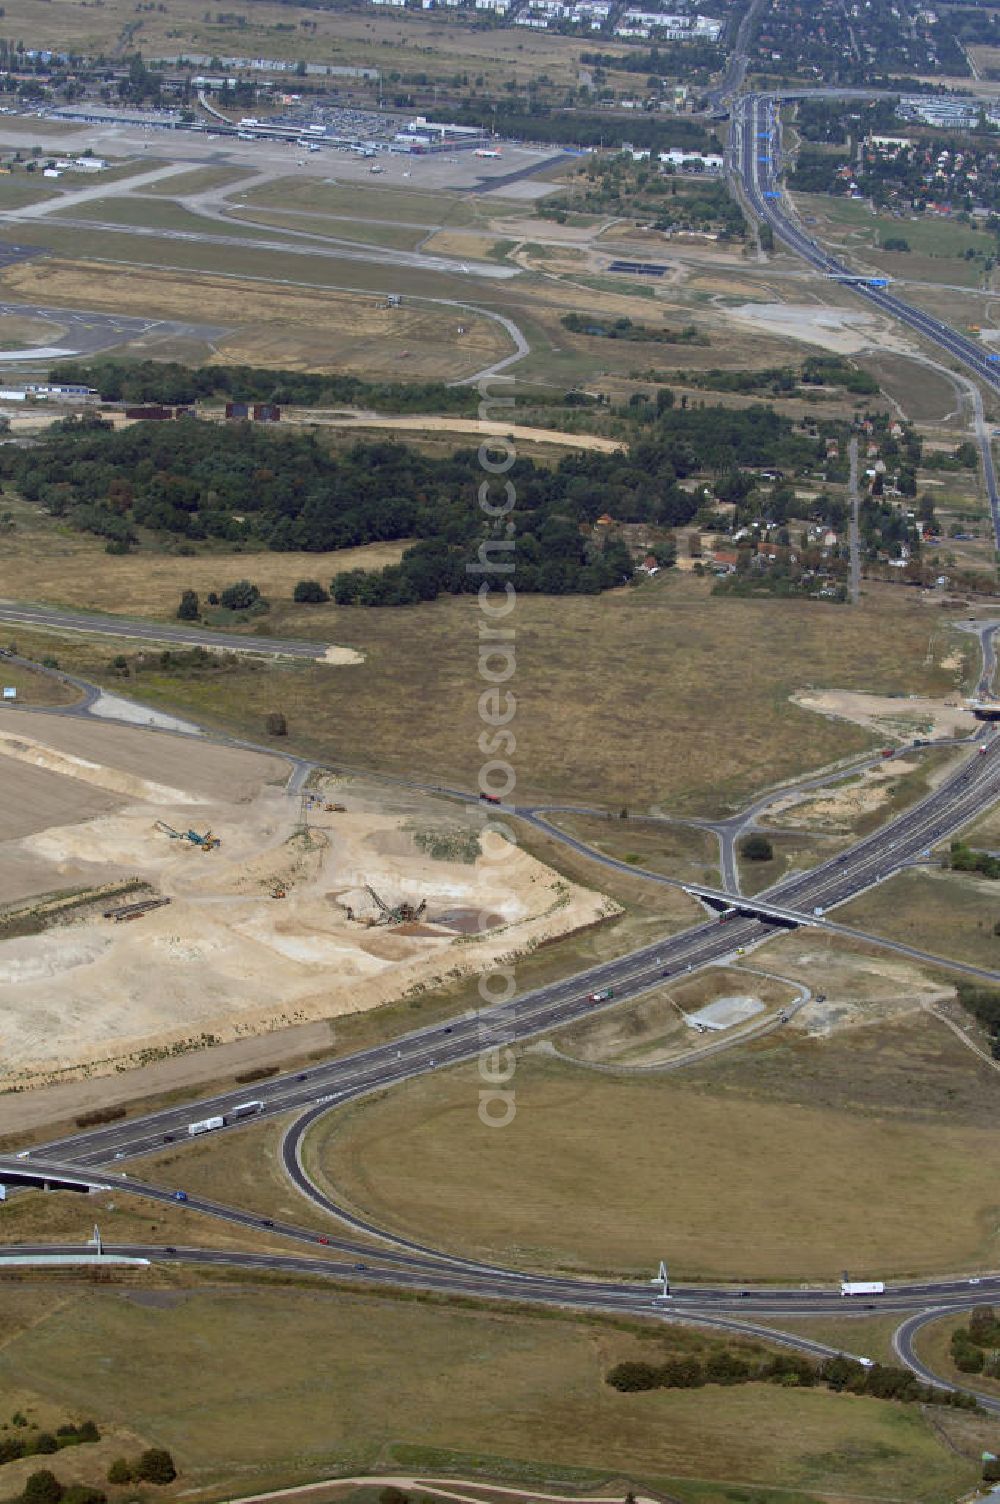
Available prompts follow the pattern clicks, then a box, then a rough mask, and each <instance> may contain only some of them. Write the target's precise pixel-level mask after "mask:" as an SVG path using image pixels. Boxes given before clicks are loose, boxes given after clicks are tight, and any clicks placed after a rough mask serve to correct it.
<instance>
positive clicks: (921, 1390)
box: [606, 1347, 976, 1410]
mask: <svg viewBox="0 0 1000 1504" xmlns="http://www.w3.org/2000/svg"><path fill="white" fill-rule="evenodd" d="M606 1381H607V1383H608V1384H610V1385H611V1387H612V1388H613V1389H618V1390H620V1391H622V1392H623V1393H626V1394H634V1393H637V1392H640V1391H643V1390H649V1389H699V1388H701V1387H702V1386H703V1385H705V1384H723V1385H734V1384H781V1385H783V1386H784V1387H786V1388H803V1389H809V1388H814V1387H820V1386H822V1387H824V1388H826V1389H832V1390H834V1391H835V1392H837V1393H848V1394H864V1395H869V1396H870V1397H871V1398H873V1399H883V1400H901V1401H903V1402H904V1403H911V1404H912V1403H920V1404H925V1405H953V1406H955V1407H957V1408H958V1409H962V1410H974V1409H975V1408H976V1401H975V1399H974V1398H973V1397H972V1396H971V1395H966V1394H957V1393H951V1392H949V1391H947V1390H943V1389H937V1388H935V1387H934V1386H933V1385H931V1384H921V1383H919V1381H918V1380H917V1379H916V1378H915V1377H914V1375H913V1374H912V1373H910V1371H909V1370H908V1369H905V1368H893V1367H891V1366H889V1365H887V1364H883V1363H873V1364H872V1365H871V1367H867V1366H865V1365H864V1364H861V1363H858V1362H857V1361H856V1360H855V1359H853V1358H846V1357H843V1358H842V1357H837V1358H825V1359H823V1361H822V1362H820V1363H813V1362H811V1361H810V1360H809V1359H808V1358H804V1357H800V1356H799V1355H798V1354H797V1353H775V1354H769V1355H767V1356H766V1357H756V1356H751V1355H745V1354H742V1353H737V1352H732V1351H731V1350H730V1349H728V1348H724V1347H720V1348H716V1349H714V1350H713V1351H712V1352H710V1353H709V1354H708V1355H707V1357H705V1358H697V1357H691V1356H685V1357H681V1358H673V1359H671V1360H669V1361H668V1362H666V1363H662V1364H654V1363H643V1362H635V1361H633V1362H626V1363H619V1364H617V1365H616V1366H615V1367H614V1368H612V1369H611V1370H610V1372H609V1373H608V1374H607V1375H606Z"/></svg>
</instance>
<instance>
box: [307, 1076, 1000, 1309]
mask: <svg viewBox="0 0 1000 1504" xmlns="http://www.w3.org/2000/svg"><path fill="white" fill-rule="evenodd" d="M712 1070H713V1067H712V1066H711V1065H706V1066H703V1067H701V1068H700V1071H699V1072H698V1078H697V1079H694V1078H689V1077H688V1076H687V1075H684V1076H680V1075H667V1076H660V1077H657V1076H655V1075H653V1076H651V1077H646V1076H643V1077H635V1076H629V1077H625V1078H621V1077H617V1078H616V1077H614V1076H610V1075H606V1074H596V1073H593V1072H590V1071H587V1070H582V1069H580V1068H578V1067H575V1066H568V1065H564V1064H561V1063H558V1062H555V1061H553V1060H550V1059H546V1058H545V1057H543V1056H539V1055H536V1054H531V1053H528V1054H524V1055H522V1056H521V1058H520V1060H519V1062H518V1067H517V1073H516V1076H515V1077H514V1084H513V1086H514V1090H515V1091H516V1101H517V1115H516V1117H515V1119H514V1121H513V1122H512V1123H510V1124H509V1125H508V1126H507V1127H505V1128H504V1129H503V1131H502V1132H498V1131H495V1130H494V1129H493V1128H488V1127H484V1126H483V1125H481V1124H480V1122H479V1119H478V1117H477V1104H478V1092H479V1086H480V1084H481V1083H480V1081H479V1078H478V1076H477V1074H476V1072H475V1071H474V1069H472V1068H471V1067H462V1068H459V1069H456V1070H453V1071H448V1072H439V1073H437V1075H436V1076H435V1077H434V1078H433V1079H428V1080H423V1081H418V1082H412V1083H408V1084H407V1085H405V1086H403V1087H401V1088H400V1089H398V1090H397V1091H395V1092H393V1093H392V1094H391V1095H389V1096H388V1097H385V1098H383V1099H381V1100H379V1101H370V1102H367V1103H364V1104H359V1105H356V1106H349V1107H347V1108H345V1109H344V1110H343V1111H341V1112H337V1113H334V1115H333V1116H332V1117H331V1118H330V1119H329V1120H327V1122H326V1123H325V1124H322V1125H320V1126H319V1127H318V1128H317V1129H316V1130H315V1131H314V1132H313V1134H312V1136H311V1137H310V1139H309V1140H308V1141H307V1146H306V1156H307V1162H308V1164H309V1166H310V1167H311V1169H312V1170H313V1171H314V1172H315V1173H316V1174H317V1175H319V1177H320V1178H321V1180H322V1181H323V1182H324V1183H325V1184H326V1185H328V1186H329V1187H331V1188H332V1190H333V1192H334V1194H336V1195H340V1196H342V1197H343V1198H344V1199H346V1200H347V1201H349V1202H350V1204H352V1205H353V1206H355V1207H363V1208H364V1210H365V1213H366V1214H367V1215H369V1216H370V1217H371V1218H372V1219H373V1220H374V1221H375V1222H376V1223H377V1224H380V1225H383V1226H386V1227H392V1228H393V1229H396V1230H403V1231H405V1232H407V1233H408V1234H410V1235H411V1236H413V1235H415V1236H417V1237H419V1238H420V1239H422V1240H426V1241H430V1242H432V1243H433V1244H434V1245H435V1246H446V1247H450V1248H455V1249H461V1250H462V1251H463V1252H467V1253H472V1254H474V1255H477V1256H480V1257H486V1258H489V1259H492V1260H497V1259H498V1260H501V1261H503V1262H506V1263H512V1264H519V1265H524V1266H529V1267H534V1268H546V1269H564V1270H575V1271H581V1270H589V1271H595V1272H615V1273H617V1274H626V1273H627V1274H628V1275H630V1276H636V1275H641V1274H646V1273H652V1272H653V1271H654V1270H655V1268H656V1263H657V1260H658V1259H660V1258H661V1257H664V1256H669V1258H670V1267H671V1272H672V1273H674V1274H675V1275H677V1276H681V1275H683V1276H685V1277H701V1278H716V1279H718V1278H723V1279H732V1280H734V1281H740V1280H751V1279H799V1278H801V1279H818V1280H827V1281H832V1280H834V1279H836V1278H837V1277H838V1275H839V1271H840V1270H841V1269H842V1268H843V1267H844V1263H845V1261H849V1262H850V1265H851V1268H852V1269H857V1270H858V1271H859V1276H860V1273H861V1271H862V1270H863V1271H864V1272H865V1274H867V1275H871V1276H878V1277H882V1276H886V1275H888V1274H890V1273H899V1274H902V1273H904V1272H905V1273H914V1274H916V1273H930V1272H932V1271H944V1270H952V1269H961V1268H963V1267H966V1266H970V1265H971V1266H976V1267H979V1266H981V1265H984V1264H985V1265H986V1266H987V1267H989V1266H990V1264H991V1263H992V1262H995V1260H996V1257H997V1253H998V1251H1000V1233H998V1231H997V1227H996V1216H995V1212H996V1198H995V1195H994V1192H993V1181H992V1176H993V1172H994V1170H1000V1148H998V1147H997V1145H996V1142H995V1134H994V1133H992V1132H991V1131H990V1130H989V1129H986V1128H983V1127H966V1126H959V1125H956V1124H954V1123H951V1122H943V1121H940V1120H938V1121H934V1122H921V1121H919V1120H918V1119H914V1118H908V1119H907V1120H906V1121H901V1120H900V1118H899V1116H898V1115H897V1114H895V1113H893V1112H892V1111H889V1110H886V1111H881V1112H879V1111H872V1112H871V1113H869V1114H865V1115H853V1114H848V1113H847V1112H844V1111H843V1110H839V1109H838V1108H836V1107H825V1106H818V1105H816V1106H814V1105H808V1104H805V1103H802V1104H800V1103H791V1102H788V1101H785V1102H782V1103H778V1102H774V1101H768V1100H766V1099H761V1098H760V1097H759V1096H758V1095H755V1094H753V1093H752V1092H750V1091H748V1090H746V1089H744V1090H732V1089H729V1090H725V1089H720V1088H717V1087H716V1086H715V1084H714V1077H713V1075H712ZM483 1187H488V1188H489V1190H488V1194H487V1195H483V1194H482V1188H483ZM875 1207H878V1216H877V1217H876V1216H873V1215H872V1210H873V1208H875Z"/></svg>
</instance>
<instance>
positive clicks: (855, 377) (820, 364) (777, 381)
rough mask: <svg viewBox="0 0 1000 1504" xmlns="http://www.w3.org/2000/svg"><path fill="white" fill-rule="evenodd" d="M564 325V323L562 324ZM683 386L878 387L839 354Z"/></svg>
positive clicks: (713, 373) (695, 379)
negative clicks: (799, 363)
mask: <svg viewBox="0 0 1000 1504" xmlns="http://www.w3.org/2000/svg"><path fill="white" fill-rule="evenodd" d="M563 322H565V320H564V321H563ZM677 379H678V380H679V381H682V382H683V384H684V385H685V386H698V387H705V388H707V389H709V390H711V391H714V392H762V391H769V392H770V393H771V394H772V395H773V396H776V397H777V396H781V395H783V394H790V393H792V392H796V391H798V389H799V387H800V386H807V387H808V386H837V387H842V388H843V389H844V391H848V392H855V393H857V394H859V395H861V396H876V395H877V393H878V390H879V384H878V382H877V381H876V380H875V378H874V376H871V375H869V373H868V372H867V371H860V370H858V368H857V366H855V365H853V364H852V363H851V362H850V361H849V360H845V359H844V358H843V356H840V355H814V356H810V357H809V359H808V360H804V361H803V362H802V365H801V366H800V367H798V368H796V367H795V366H765V367H762V368H761V369H759V370H756V371H728V370H717V369H715V368H713V369H711V370H707V371H686V372H683V373H682V374H680V375H679V376H678V378H677Z"/></svg>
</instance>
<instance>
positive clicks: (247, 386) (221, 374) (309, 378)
mask: <svg viewBox="0 0 1000 1504" xmlns="http://www.w3.org/2000/svg"><path fill="white" fill-rule="evenodd" d="M49 380H50V381H52V382H62V383H65V384H71V383H80V384H81V385H83V386H89V387H93V388H94V390H95V391H97V392H100V394H101V397H102V398H103V400H104V401H105V402H128V403H155V404H158V405H162V406H166V407H177V406H181V407H186V406H188V405H190V404H191V403H194V402H207V401H231V402H274V403H277V404H278V405H279V406H294V405H301V406H306V407H338V406H343V405H353V406H365V407H376V408H380V409H381V410H382V411H383V412H393V413H470V414H472V413H475V411H476V405H477V403H478V400H479V399H478V397H477V395H476V393H475V392H474V391H473V389H472V388H471V387H461V386H447V385H446V384H445V383H444V382H443V381H426V382H403V381H363V380H362V379H361V378H360V377H358V376H339V375H337V376H335V375H323V376H320V375H314V374H312V373H310V372H305V371H281V370H278V371H275V370H270V369H268V368H266V367H259V366H214V365H209V366H198V367H191V366H184V365H179V364H177V363H176V362H175V361H169V360H167V361H160V360H141V361H125V360H112V359H108V358H105V359H101V360H95V361H93V362H92V363H90V364H87V363H82V362H80V361H66V362H64V363H61V364H59V365H56V366H53V367H52V368H51V370H50V371H49Z"/></svg>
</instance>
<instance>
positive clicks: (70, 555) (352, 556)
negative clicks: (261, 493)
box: [0, 498, 406, 693]
mask: <svg viewBox="0 0 1000 1504" xmlns="http://www.w3.org/2000/svg"><path fill="white" fill-rule="evenodd" d="M4 499H5V502H6V501H7V498H4ZM9 509H10V510H11V512H12V514H13V517H14V520H15V523H16V527H15V529H14V531H13V532H11V533H8V534H7V535H6V536H5V542H4V553H5V557H6V559H7V560H8V563H9V565H10V567H12V568H14V567H16V569H17V579H18V595H19V597H20V598H21V599H23V600H34V601H50V602H62V603H64V604H67V605H69V604H72V605H78V606H83V607H85V608H89V609H90V610H94V611H113V612H119V611H120V612H121V613H122V614H123V615H125V616H144V617H147V618H148V617H152V618H154V619H158V620H160V621H169V620H175V619H176V611H177V604H178V602H179V600H180V598H181V592H182V591H184V590H195V591H197V592H198V595H199V596H200V598H201V599H202V601H204V600H205V598H206V597H207V595H208V593H209V591H211V590H216V591H219V590H224V589H225V587H226V586H227V585H231V584H232V583H233V582H234V581H235V580H241V579H245V578H246V577H247V576H248V575H249V576H250V577H252V579H253V580H254V581H255V583H256V584H257V585H258V586H259V587H260V591H261V594H262V595H263V596H264V597H265V598H266V599H267V600H271V601H274V602H275V604H278V603H283V602H290V601H291V598H292V591H293V590H294V589H295V585H296V583H297V582H298V581H299V580H301V579H310V580H311V579H318V580H322V581H325V582H327V583H329V579H330V576H331V575H332V574H333V573H335V572H336V571H337V570H340V569H381V568H382V567H383V566H384V565H386V564H394V563H396V562H397V560H398V559H399V557H400V555H401V553H402V551H403V549H404V548H405V547H406V544H405V543H369V544H365V545H363V546H362V547H360V548H351V549H342V550H341V551H340V552H339V553H326V554H323V553H299V552H289V553H273V552H264V553H231V552H224V553H213V552H211V551H209V552H205V553H201V554H198V555H196V556H194V557H191V558H182V557H180V556H179V555H177V554H170V553H162V554H158V555H156V556H155V560H154V558H153V557H151V556H150V555H148V554H146V553H143V552H140V553H135V554H128V555H125V556H123V557H121V558H117V559H114V560H112V559H110V558H109V557H108V555H107V554H106V553H105V551H104V547H103V545H102V543H101V541H100V540H99V539H98V538H95V537H92V536H88V535H87V534H85V533H74V532H72V531H71V530H70V529H68V528H64V527H60V526H58V525H53V524H52V522H51V520H47V519H45V518H42V517H40V516H39V514H38V511H37V509H36V508H34V507H31V506H26V505H25V504H24V503H23V502H22V503H18V502H17V501H15V500H13V498H11V499H10V501H9ZM111 563H114V564H116V565H118V566H121V567H119V568H117V569H108V568H107V565H108V564H111ZM264 630H266V628H265V629H264ZM16 635H18V634H17V632H16V629H14V628H13V627H11V628H9V629H5V630H4V631H3V632H0V640H8V639H9V637H10V636H16ZM34 677H35V679H36V683H37V684H39V685H41V684H44V683H49V682H51V681H47V680H41V679H39V678H38V676H34ZM7 682H10V683H14V684H16V683H18V680H17V679H16V678H12V679H10V680H9V681H8V680H7V679H6V678H5V679H4V683H7ZM38 692H39V693H40V692H41V691H40V689H39V690H38Z"/></svg>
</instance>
